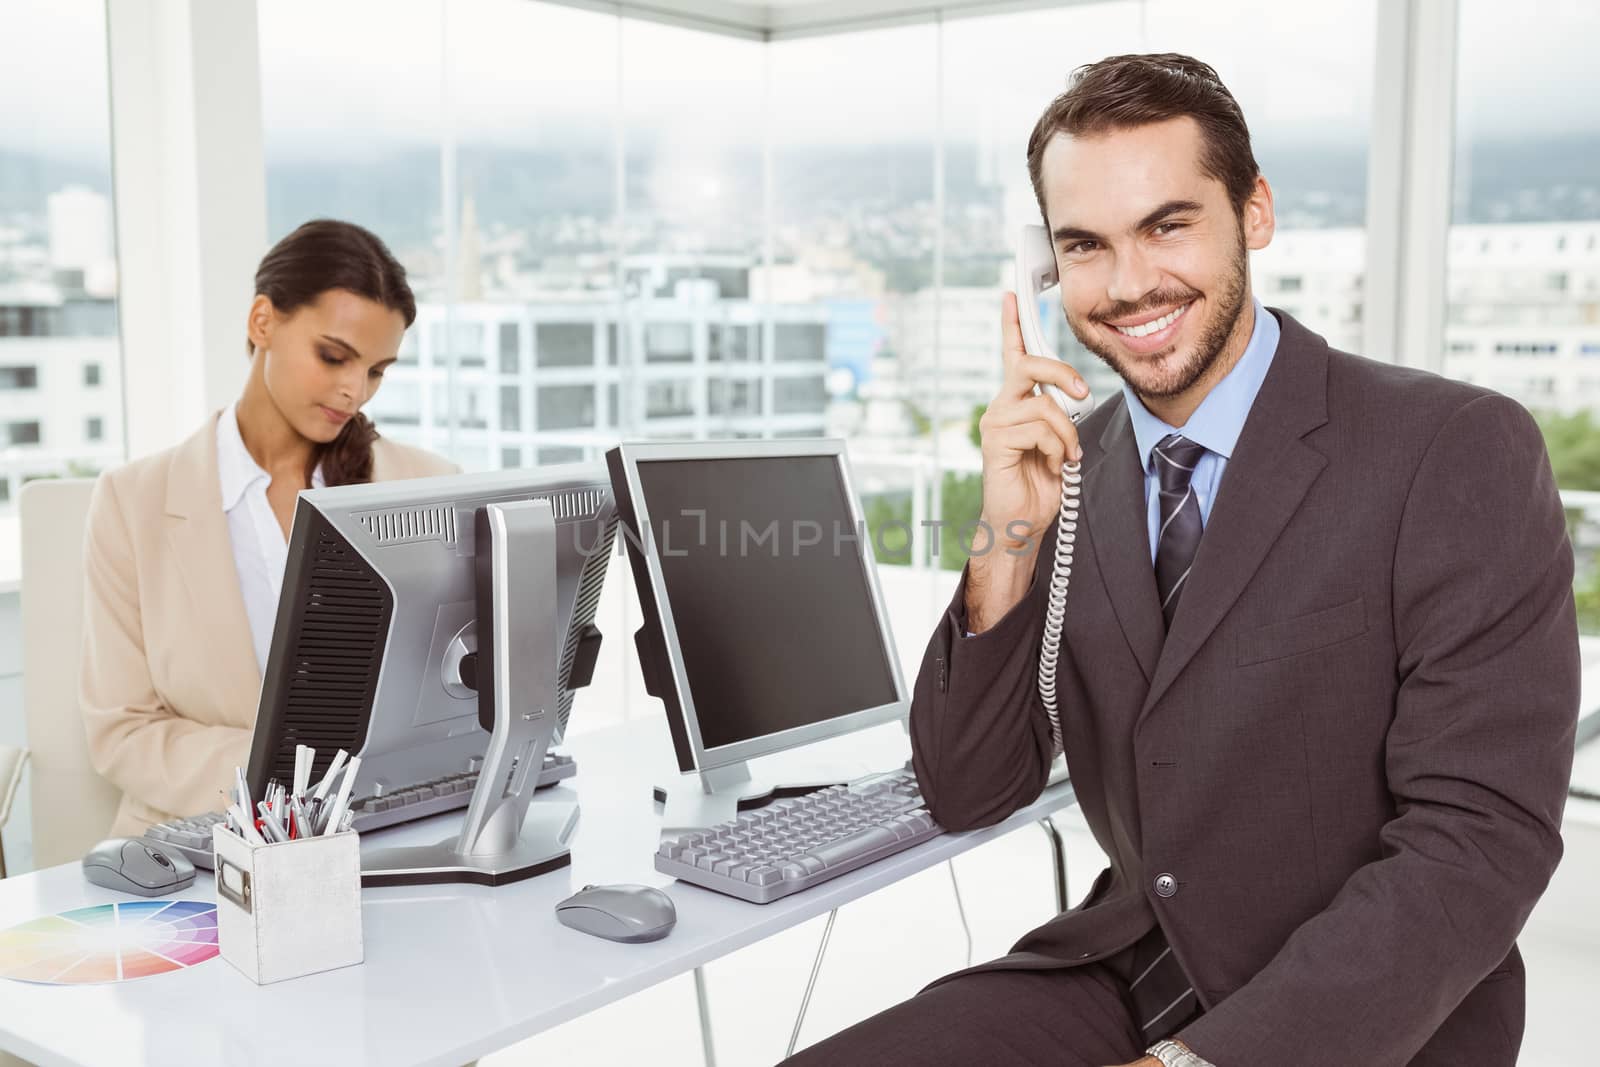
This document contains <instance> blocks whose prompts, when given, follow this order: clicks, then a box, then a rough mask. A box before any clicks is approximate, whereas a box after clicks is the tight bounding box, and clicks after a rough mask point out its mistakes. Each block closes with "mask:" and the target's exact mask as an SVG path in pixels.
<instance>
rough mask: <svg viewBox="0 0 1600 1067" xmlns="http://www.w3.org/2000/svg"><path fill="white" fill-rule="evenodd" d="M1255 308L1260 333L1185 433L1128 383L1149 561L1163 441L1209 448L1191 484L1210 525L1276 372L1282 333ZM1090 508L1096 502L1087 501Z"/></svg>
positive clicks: (1157, 520) (1157, 523)
mask: <svg viewBox="0 0 1600 1067" xmlns="http://www.w3.org/2000/svg"><path fill="white" fill-rule="evenodd" d="M1251 302H1252V303H1253V304H1254V305H1255V312H1256V321H1255V327H1254V328H1253V329H1252V330H1251V331H1250V343H1249V344H1247V345H1245V349H1244V355H1242V356H1240V357H1239V362H1238V363H1235V364H1234V365H1233V369H1232V370H1230V371H1229V372H1228V373H1227V376H1226V377H1224V378H1223V379H1222V381H1220V382H1218V383H1217V384H1216V385H1215V386H1214V387H1213V388H1212V390H1211V392H1209V393H1207V394H1206V396H1205V399H1204V400H1202V401H1200V406H1199V407H1197V408H1195V409H1194V414H1193V415H1190V416H1189V421H1188V423H1187V424H1186V425H1185V426H1183V427H1182V428H1181V429H1179V428H1178V427H1175V426H1168V425H1167V424H1166V423H1164V422H1162V421H1161V420H1160V419H1158V418H1156V417H1155V416H1154V415H1152V414H1150V412H1149V410H1148V409H1146V408H1145V406H1144V403H1143V401H1141V400H1140V399H1139V397H1138V396H1137V395H1136V394H1135V393H1134V391H1133V389H1132V388H1131V387H1130V386H1129V385H1128V383H1127V382H1123V383H1122V396H1123V400H1124V401H1125V402H1126V403H1127V405H1128V417H1129V418H1130V419H1132V420H1133V437H1134V440H1135V441H1136V442H1137V443H1138V446H1139V461H1140V462H1141V463H1142V464H1143V465H1144V497H1145V506H1146V509H1147V510H1148V511H1149V529H1150V561H1151V563H1154V562H1155V558H1156V537H1157V535H1158V534H1159V532H1160V530H1161V503H1160V496H1159V492H1158V491H1159V490H1160V488H1161V478H1160V476H1159V475H1158V474H1157V473H1156V468H1155V457H1154V456H1153V455H1151V453H1152V451H1153V450H1154V449H1155V447H1156V445H1158V444H1160V443H1161V439H1162V438H1163V437H1165V436H1167V435H1168V434H1170V433H1181V434H1183V436H1184V437H1186V438H1188V439H1189V440H1191V441H1193V442H1194V443H1195V444H1198V445H1204V446H1205V448H1206V454H1205V455H1203V456H1201V457H1200V462H1199V463H1197V464H1196V465H1195V469H1194V475H1193V476H1192V478H1191V481H1190V484H1191V485H1192V486H1194V494H1195V496H1196V497H1197V498H1198V499H1199V501H1200V522H1201V524H1202V526H1204V525H1205V524H1207V523H1209V522H1210V521H1211V502H1212V501H1213V500H1215V499H1216V498H1217V487H1218V486H1219V485H1221V484H1222V472H1223V471H1224V470H1225V469H1227V466H1228V458H1229V457H1230V456H1232V455H1233V447H1234V445H1235V444H1237V443H1238V441H1239V432H1240V431H1241V430H1243V429H1244V420H1245V417H1246V416H1248V415H1249V414H1250V405H1251V404H1253V403H1255V399H1256V393H1258V392H1260V390H1261V383H1262V381H1264V380H1265V379H1266V377H1267V369H1268V368H1269V367H1271V366H1272V357H1273V356H1274V355H1275V354H1276V353H1277V351H1278V337H1279V335H1280V334H1281V333H1282V332H1283V331H1282V327H1280V326H1279V325H1278V320H1277V319H1275V318H1273V317H1272V312H1270V311H1268V310H1267V309H1266V308H1264V307H1262V306H1261V301H1259V300H1255V299H1254V298H1252V299H1251ZM1087 503H1088V506H1089V507H1094V502H1093V501H1092V500H1091V501H1088V502H1087Z"/></svg>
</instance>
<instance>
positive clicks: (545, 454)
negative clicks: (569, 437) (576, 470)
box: [539, 445, 583, 467]
mask: <svg viewBox="0 0 1600 1067" xmlns="http://www.w3.org/2000/svg"><path fill="white" fill-rule="evenodd" d="M582 462H583V449H581V448H575V447H572V446H570V445H566V446H563V445H552V446H548V447H545V448H541V449H539V466H541V467H544V466H549V465H551V464H556V463H582Z"/></svg>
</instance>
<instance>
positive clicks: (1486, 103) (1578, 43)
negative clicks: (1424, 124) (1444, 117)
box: [1444, 0, 1600, 635]
mask: <svg viewBox="0 0 1600 1067" xmlns="http://www.w3.org/2000/svg"><path fill="white" fill-rule="evenodd" d="M1597 37H1600V8H1597V7H1596V6H1595V5H1593V4H1585V3H1568V2H1563V0H1528V2H1527V3H1523V4H1518V5H1514V6H1506V5H1504V4H1498V3H1490V2H1486V0H1461V5H1460V46H1459V52H1458V58H1457V84H1456V112H1455V113H1456V159H1455V167H1454V174H1455V183H1456V188H1455V195H1454V196H1453V198H1452V205H1453V211H1452V225H1451V230H1450V235H1449V238H1450V239H1449V242H1448V247H1449V249H1450V258H1449V261H1448V272H1447V275H1446V299H1447V301H1448V303H1447V306H1446V319H1445V322H1446V325H1445V342H1446V354H1445V363H1444V370H1445V373H1446V374H1449V375H1452V376H1455V375H1457V374H1458V372H1459V371H1460V370H1461V369H1464V364H1463V363H1462V362H1460V361H1459V360H1456V359H1452V353H1455V352H1456V346H1457V344H1467V343H1472V344H1475V345H1477V346H1478V348H1479V351H1480V352H1482V353H1484V354H1481V355H1479V356H1478V357H1477V359H1476V361H1475V362H1474V363H1473V364H1472V365H1473V366H1477V367H1485V366H1486V367H1487V368H1488V373H1487V374H1486V375H1485V380H1486V382H1487V383H1488V384H1490V385H1491V386H1492V387H1493V388H1496V389H1499V390H1501V391H1503V392H1506V393H1508V394H1510V395H1511V396H1513V397H1515V398H1516V399H1518V400H1520V401H1521V402H1522V403H1524V404H1525V405H1527V406H1528V408H1529V409H1530V410H1531V411H1532V412H1533V414H1534V417H1535V418H1536V419H1537V420H1538V421H1539V423H1540V425H1541V427H1542V428H1543V429H1544V431H1545V443H1546V445H1547V446H1548V447H1549V450H1550V462H1551V466H1552V467H1553V469H1554V471H1555V476H1556V482H1557V484H1558V485H1559V486H1560V487H1561V488H1562V489H1563V490H1590V491H1592V490H1600V477H1597V475H1596V473H1595V471H1594V468H1593V465H1592V464H1591V463H1590V462H1589V460H1588V457H1589V456H1590V455H1592V454H1593V452H1594V450H1595V449H1596V448H1600V411H1597V397H1596V394H1595V391H1594V389H1593V388H1592V381H1591V379H1590V376H1589V375H1580V373H1579V371H1580V368H1581V365H1580V364H1578V363H1576V362H1574V361H1569V360H1567V359H1563V358H1560V357H1561V356H1562V355H1563V354H1566V355H1572V354H1576V355H1578V356H1580V357H1582V356H1593V355H1595V354H1600V319H1597V317H1596V315H1595V298H1594V293H1593V290H1592V289H1590V288H1589V287H1588V286H1587V285H1580V284H1579V283H1578V282H1577V279H1580V278H1585V279H1589V278H1593V277H1595V275H1596V273H1597V272H1600V248H1597V247H1596V236H1597V235H1600V222H1597V221H1596V219H1597V217H1600V171H1597V170H1596V168H1595V165H1594V161H1595V160H1596V159H1597V158H1600V122H1597V121H1596V120H1595V115H1594V110H1593V108H1592V107H1590V106H1588V101H1589V100H1591V99H1593V98H1594V96H1595V94H1597V93H1600V66H1597V65H1596V64H1595V63H1594V60H1593V49H1592V48H1591V47H1589V43H1590V42H1592V41H1594V40H1595V39H1596V38H1597ZM1530 71H1537V72H1538V76H1537V77H1529V76H1528V72H1530ZM1533 366H1537V367H1538V368H1539V369H1540V371H1541V373H1539V374H1527V373H1525V372H1524V370H1523V369H1524V368H1529V367H1533ZM1582 369H1587V368H1582ZM1576 510H1577V512H1578V514H1579V518H1578V519H1577V521H1574V522H1573V523H1572V543H1573V546H1572V547H1573V553H1574V556H1575V562H1576V573H1575V578H1574V596H1575V599H1576V601H1577V615H1578V626H1579V630H1580V632H1582V633H1584V634H1586V635H1587V634H1593V633H1596V632H1600V534H1597V531H1600V526H1597V524H1596V520H1597V519H1600V514H1597V513H1596V512H1595V510H1594V509H1592V508H1589V507H1587V506H1586V505H1582V506H1578V507H1577V509H1576Z"/></svg>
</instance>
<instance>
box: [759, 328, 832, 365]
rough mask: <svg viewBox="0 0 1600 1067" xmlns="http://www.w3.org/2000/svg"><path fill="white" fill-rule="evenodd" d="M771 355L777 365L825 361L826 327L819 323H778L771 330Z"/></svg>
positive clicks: (826, 353)
mask: <svg viewBox="0 0 1600 1067" xmlns="http://www.w3.org/2000/svg"><path fill="white" fill-rule="evenodd" d="M772 355H773V358H774V359H776V360H777V361H778V362H779V363H812V362H821V361H823V360H825V359H826V358H827V356H828V352H827V327H826V326H825V325H824V324H823V323H821V322H804V323H789V322H780V323H778V324H777V326H776V327H774V329H773V340H772Z"/></svg>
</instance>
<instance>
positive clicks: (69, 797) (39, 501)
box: [17, 478, 122, 870]
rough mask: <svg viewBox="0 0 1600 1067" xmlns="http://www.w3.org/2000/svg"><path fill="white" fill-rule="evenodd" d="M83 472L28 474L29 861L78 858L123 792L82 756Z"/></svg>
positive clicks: (21, 502) (101, 833) (101, 832)
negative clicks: (79, 474)
mask: <svg viewBox="0 0 1600 1067" xmlns="http://www.w3.org/2000/svg"><path fill="white" fill-rule="evenodd" d="M93 490H94V480H93V479H90V478H47V479H39V480H36V481H32V482H29V483H28V484H27V485H25V486H23V487H22V492H21V493H20V494H19V497H18V502H17V503H18V510H19V511H20V513H21V517H22V693H23V696H22V704H23V709H24V711H25V712H26V714H27V722H28V748H29V749H30V750H31V754H32V761H33V773H32V775H30V781H29V788H30V791H31V792H30V795H31V797H32V799H33V813H32V814H33V855H34V866H35V867H36V868H37V869H40V870H43V869H44V868H46V867H53V866H55V865H56V864H58V863H67V862H70V861H76V860H78V859H79V858H81V857H82V856H83V854H84V853H85V852H87V851H89V849H90V848H92V847H93V846H94V844H95V842H97V841H99V840H100V839H101V838H103V837H105V835H106V831H107V830H108V829H110V827H111V823H112V821H113V820H114V819H115V818H116V814H117V804H118V803H119V802H120V801H121V799H122V797H121V794H120V793H119V792H118V790H117V789H116V787H115V786H113V785H112V784H111V783H110V782H108V781H106V780H105V779H104V778H102V777H100V775H99V774H97V773H95V769H94V767H93V766H92V765H91V764H90V763H89V742H88V739H87V738H86V736H85V734H84V730H83V716H82V715H81V714H80V712H79V710H78V659H79V657H80V655H81V650H82V646H83V533H84V527H85V525H86V524H87V521H88V516H89V495H90V493H91V492H93Z"/></svg>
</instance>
